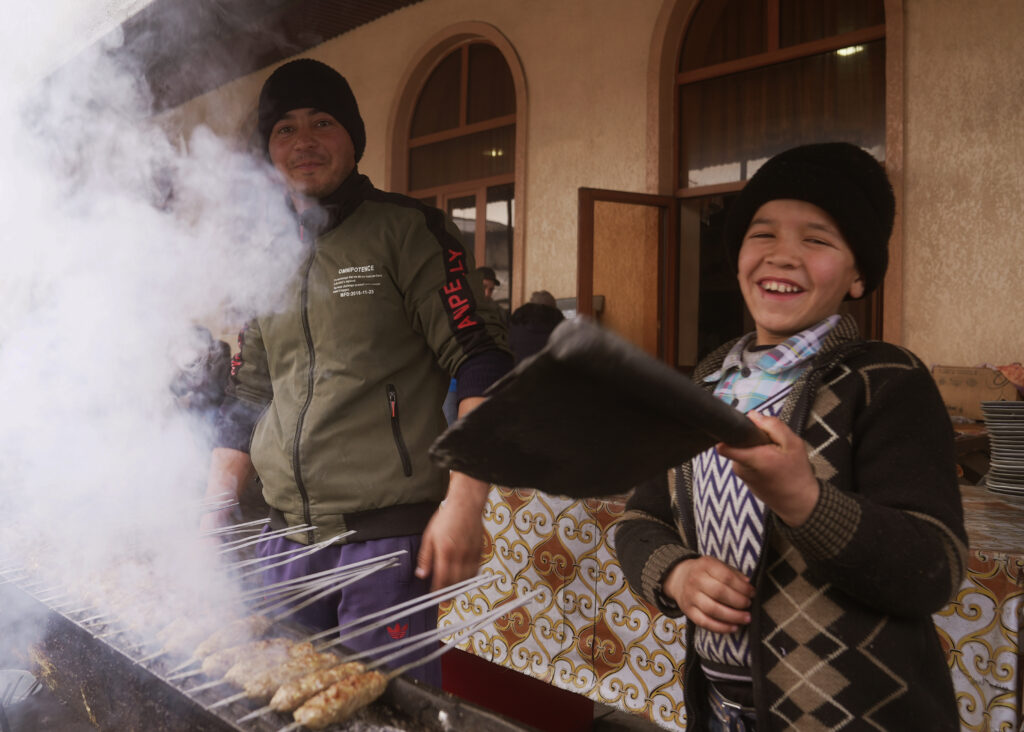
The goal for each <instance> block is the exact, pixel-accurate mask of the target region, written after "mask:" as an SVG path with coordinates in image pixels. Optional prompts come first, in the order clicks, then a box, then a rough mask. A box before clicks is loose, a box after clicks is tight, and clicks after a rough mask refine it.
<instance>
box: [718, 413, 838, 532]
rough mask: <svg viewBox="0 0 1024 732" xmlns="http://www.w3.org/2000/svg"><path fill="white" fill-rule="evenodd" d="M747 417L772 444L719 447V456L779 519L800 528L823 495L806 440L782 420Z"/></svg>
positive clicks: (760, 415) (755, 416)
mask: <svg viewBox="0 0 1024 732" xmlns="http://www.w3.org/2000/svg"><path fill="white" fill-rule="evenodd" d="M747 416H748V417H750V420H751V421H752V422H753V423H754V424H756V425H757V426H758V427H760V428H761V429H762V430H763V431H764V433H765V434H766V435H768V437H769V438H771V440H772V444H770V445H758V446H756V447H730V446H729V445H725V444H719V445H718V453H719V454H720V455H721V456H722V457H724V458H726V459H728V460H732V462H733V472H735V473H736V476H737V477H738V478H740V479H741V480H742V481H743V482H744V483H746V484H747V487H748V488H750V490H751V491H752V492H753V493H754V495H755V496H757V497H758V498H760V499H761V500H762V501H764V503H765V505H766V506H768V508H770V509H771V510H772V511H774V512H775V514H776V515H777V516H778V517H779V518H781V519H782V520H783V521H784V522H786V524H788V525H789V526H793V527H796V526H800V525H801V524H802V523H803V522H804V521H806V520H807V519H808V517H809V516H810V515H811V512H812V511H813V510H814V507H815V505H817V503H818V496H819V494H820V492H821V489H820V487H819V485H818V480H817V478H815V477H814V471H813V470H812V469H811V463H810V461H809V460H808V459H807V449H806V447H805V446H804V441H803V440H802V439H800V437H799V436H797V434H796V433H795V432H793V430H791V429H790V428H789V426H788V425H786V423H785V422H783V421H782V420H779V419H776V418H775V417H766V416H765V415H763V414H758V413H757V412H748V413H747Z"/></svg>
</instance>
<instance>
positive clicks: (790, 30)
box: [779, 0, 885, 48]
mask: <svg viewBox="0 0 1024 732" xmlns="http://www.w3.org/2000/svg"><path fill="white" fill-rule="evenodd" d="M884 23H885V8H884V7H883V0H781V2H780V3H779V45H780V46H781V47H783V48H785V47H786V46H795V45H797V44H798V43H807V42H808V41H816V40H818V39H819V38H827V37H828V36H838V35H841V34H843V33H850V32H851V31H855V30H860V29H861V28H870V27H871V26H874V25H883V24H884Z"/></svg>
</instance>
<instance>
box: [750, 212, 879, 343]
mask: <svg viewBox="0 0 1024 732" xmlns="http://www.w3.org/2000/svg"><path fill="white" fill-rule="evenodd" d="M737 276H738V278H739V284H740V291H741V292H742V293H743V300H744V301H745V302H746V303H747V307H748V308H749V309H750V314H751V315H753V316H754V322H755V324H756V325H757V342H758V344H759V345H775V344H778V343H781V342H782V341H784V340H786V339H787V338H789V337H790V336H791V335H795V334H797V333H799V332H800V331H802V330H805V329H806V328H809V327H811V326H812V325H814V324H816V323H818V322H820V321H822V320H824V319H825V318H827V317H828V316H829V315H834V314H835V313H836V312H837V311H838V309H839V304H840V303H841V302H842V301H843V299H844V298H845V297H846V296H847V295H849V296H850V297H853V298H857V297H860V296H861V295H863V294H864V283H863V281H862V280H861V278H860V274H859V273H858V272H857V266H856V263H855V261H854V258H853V252H852V251H851V250H850V247H849V245H848V244H847V243H846V240H845V239H844V238H843V235H842V233H840V231H839V227H838V226H837V225H836V222H835V221H834V220H833V219H832V217H831V216H829V215H828V213H826V212H825V211H824V210H823V209H821V208H819V207H817V206H815V205H814V204H811V203H807V202H805V201H796V200H791V199H780V200H775V201H769V202H768V203H766V204H764V205H763V206H761V208H759V209H758V210H757V213H755V214H754V218H753V219H751V221H750V226H749V227H748V228H747V233H746V234H745V235H744V237H743V245H742V246H741V247H740V257H739V272H738V275H737Z"/></svg>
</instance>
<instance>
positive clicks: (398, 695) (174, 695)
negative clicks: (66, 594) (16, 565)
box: [0, 582, 531, 732]
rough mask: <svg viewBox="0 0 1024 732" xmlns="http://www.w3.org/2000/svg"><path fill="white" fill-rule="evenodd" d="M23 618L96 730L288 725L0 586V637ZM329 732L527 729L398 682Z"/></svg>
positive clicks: (73, 703)
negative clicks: (34, 621) (197, 688)
mask: <svg viewBox="0 0 1024 732" xmlns="http://www.w3.org/2000/svg"><path fill="white" fill-rule="evenodd" d="M26 586H27V583H26ZM26 618H41V619H42V624H41V626H40V628H41V629H40V632H39V634H38V637H39V640H38V641H37V642H36V643H34V644H33V645H32V647H31V648H30V649H28V655H29V656H30V658H31V660H32V662H33V664H34V666H35V668H34V669H33V671H34V673H35V674H36V675H37V676H38V677H39V678H40V679H41V680H42V681H43V682H44V683H45V684H46V686H47V687H48V688H50V689H51V690H52V691H53V693H54V694H55V695H56V696H57V697H58V698H59V699H60V700H61V701H63V702H64V703H65V704H67V705H69V706H70V707H72V708H76V709H79V710H81V711H82V713H83V715H86V716H88V718H89V719H90V721H91V722H92V723H93V724H95V725H96V726H97V727H98V728H99V729H101V730H117V731H118V732H124V731H127V730H146V731H147V732H179V731H180V732H196V731H197V730H201V731H203V732H205V731H207V730H209V731H211V732H220V731H221V730H223V731H225V732H226V731H228V730H231V731H237V732H276V731H277V730H279V729H281V727H283V726H285V725H287V724H288V723H290V722H291V721H292V720H291V715H281V714H275V713H269V714H267V715H265V716H264V717H260V718H257V719H253V720H250V721H247V722H244V723H242V724H238V723H236V722H235V720H237V719H238V718H240V717H242V716H243V715H245V714H246V713H248V712H250V711H252V710H254V709H256V708H257V706H259V705H258V704H257V703H256V702H252V701H247V700H246V701H240V702H237V703H235V704H231V705H228V706H226V707H223V708H219V709H216V710H208V709H207V707H208V706H210V705H212V704H213V703H214V702H216V701H219V700H220V699H221V698H223V697H225V696H227V695H228V694H229V693H231V692H232V691H233V690H225V689H227V688H228V687H224V688H218V689H208V690H206V691H201V692H198V693H197V694H195V695H194V696H193V695H190V694H189V693H187V691H186V689H187V685H185V684H183V685H182V686H180V687H179V686H178V685H176V684H175V683H172V682H169V681H167V680H166V679H165V678H164V676H165V675H168V672H169V671H170V669H171V667H172V665H173V664H174V663H175V662H174V661H165V660H163V659H160V658H157V659H153V660H151V661H147V662H145V663H140V662H139V661H140V659H142V658H144V657H145V656H146V655H147V654H148V652H149V651H150V650H151V649H144V648H142V647H138V646H133V645H132V642H131V641H130V640H128V637H127V636H125V637H124V639H123V640H119V639H120V638H121V636H119V635H118V634H117V633H116V628H113V629H112V628H104V627H101V626H93V627H86V626H85V625H83V624H82V623H80V622H78V621H76V620H74V619H72V617H69V616H68V615H66V614H64V613H63V612H61V611H58V610H56V609H54V608H52V607H50V606H49V605H48V604H46V603H44V602H41V601H40V600H39V599H37V598H36V597H35V596H34V595H33V594H32V592H31V591H30V590H28V589H25V588H23V587H21V586H19V585H18V584H17V583H14V582H8V583H6V584H0V634H3V635H4V636H5V637H8V638H9V637H11V634H12V633H14V632H15V631H16V630H17V629H19V628H21V627H23V626H24V623H25V619H26ZM112 631H113V632H112ZM307 632H308V631H306V630H305V629H304V628H302V627H301V626H298V625H295V624H292V623H288V622H278V623H277V624H275V627H274V628H273V634H274V635H278V636H285V637H292V638H295V639H299V638H301V637H303V636H304V635H306V634H307ZM101 636H103V637H101ZM193 685H194V684H193ZM331 729H335V730H337V729H358V730H374V729H385V730H409V731H410V732H433V731H434V730H437V731H438V732H450V731H451V730H465V729H472V730H482V731H490V730H494V732H522V731H523V730H528V729H531V728H529V727H524V726H523V725H521V724H519V723H516V722H513V721H511V720H508V719H505V718H503V717H500V716H499V715H496V714H494V713H492V712H489V711H487V710H485V709H482V708H480V707H477V706H475V705H473V704H470V703H467V702H465V701H463V700H461V699H459V698H458V697H455V696H453V695H451V694H448V693H446V692H444V691H441V690H438V689H434V688H433V687H430V686H427V685H424V684H420V683H418V682H415V681H411V680H408V679H406V678H404V677H399V678H396V679H394V680H392V681H391V683H390V684H389V685H388V688H387V691H385V693H384V695H383V696H382V697H381V698H380V699H378V700H377V701H376V702H374V703H373V704H371V705H370V706H369V707H367V708H366V709H364V710H363V711H361V712H360V713H359V714H358V715H356V716H355V717H354V718H353V719H352V720H350V721H349V722H348V723H346V725H336V726H334V727H332V728H331Z"/></svg>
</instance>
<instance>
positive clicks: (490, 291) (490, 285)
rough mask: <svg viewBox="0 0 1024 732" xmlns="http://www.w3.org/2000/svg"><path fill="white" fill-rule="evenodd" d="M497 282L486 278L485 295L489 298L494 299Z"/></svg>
mask: <svg viewBox="0 0 1024 732" xmlns="http://www.w3.org/2000/svg"><path fill="white" fill-rule="evenodd" d="M496 284H497V283H496V282H495V281H494V280H489V279H486V278H485V279H484V297H486V298H487V299H488V300H493V299H494V287H495V285H496Z"/></svg>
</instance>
